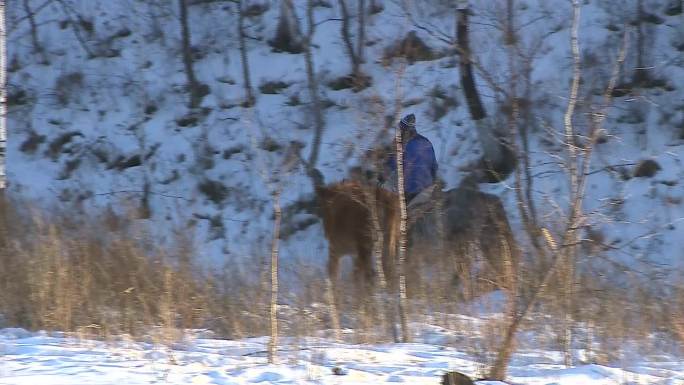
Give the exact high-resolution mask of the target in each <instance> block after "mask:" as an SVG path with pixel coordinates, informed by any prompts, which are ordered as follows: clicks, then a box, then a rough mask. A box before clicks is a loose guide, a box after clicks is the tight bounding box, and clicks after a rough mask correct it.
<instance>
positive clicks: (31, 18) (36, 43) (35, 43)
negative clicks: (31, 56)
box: [24, 0, 49, 64]
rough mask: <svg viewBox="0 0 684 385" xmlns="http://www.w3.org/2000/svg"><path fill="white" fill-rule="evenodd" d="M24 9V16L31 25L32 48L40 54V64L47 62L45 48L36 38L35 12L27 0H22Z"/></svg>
mask: <svg viewBox="0 0 684 385" xmlns="http://www.w3.org/2000/svg"><path fill="white" fill-rule="evenodd" d="M24 11H26V17H27V18H28V21H29V25H31V42H32V43H33V50H34V51H35V52H36V53H37V54H39V55H40V57H41V59H42V61H41V64H49V61H48V59H47V56H46V55H45V50H44V49H43V46H42V45H41V44H40V40H38V26H37V25H36V18H35V16H34V15H35V14H34V12H33V11H32V10H31V6H30V5H29V0H24Z"/></svg>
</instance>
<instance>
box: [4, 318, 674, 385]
mask: <svg viewBox="0 0 684 385" xmlns="http://www.w3.org/2000/svg"><path fill="white" fill-rule="evenodd" d="M423 329H424V330H425V332H424V333H422V335H419V336H418V338H417V339H416V340H417V341H423V342H427V341H430V342H432V343H430V344H428V343H411V344H377V345H354V344H340V343H333V342H331V341H328V340H324V339H318V338H283V339H281V341H280V342H281V348H280V351H279V354H278V362H279V364H278V365H269V364H267V363H266V348H267V343H268V339H267V338H249V339H243V340H237V341H228V340H220V339H210V338H203V337H204V336H203V335H202V333H199V334H195V337H192V338H190V337H188V338H187V339H186V340H185V341H184V342H182V343H178V344H175V345H173V346H172V347H171V348H168V347H164V346H162V345H159V344H154V343H139V342H131V341H115V342H109V343H104V342H98V341H92V340H83V339H76V338H70V337H64V336H62V335H59V334H52V335H50V334H46V333H31V332H27V331H24V330H22V329H3V330H0V384H3V385H9V384H12V385H34V384H45V385H67V384H68V385H75V384H84V385H85V384H92V385H95V384H98V385H105V384H117V385H124V384H130V385H137V384H219V385H233V384H235V385H237V384H252V383H263V384H271V383H273V384H379V383H387V382H398V383H407V384H416V385H418V384H438V383H439V381H440V376H441V375H442V374H443V373H445V372H446V371H450V370H456V371H460V372H462V373H465V374H467V375H469V376H472V377H473V378H478V377H479V376H480V369H482V366H481V365H480V364H479V363H478V362H477V361H476V360H475V359H474V358H473V357H472V356H469V355H468V354H465V353H463V352H461V351H459V350H457V349H454V348H452V347H448V346H445V345H442V344H439V343H436V342H437V341H438V340H439V339H440V337H441V338H443V339H444V341H447V340H448V337H449V334H450V333H449V332H448V331H445V330H443V329H438V328H435V327H429V326H428V325H425V326H424V327H423ZM628 361H629V362H628ZM509 382H510V383H512V384H529V385H536V384H539V385H542V384H543V385H552V384H553V385H599V384H600V385H603V384H605V385H609V384H610V385H612V384H616V385H617V384H662V385H675V384H684V362H682V360H681V359H677V358H674V357H671V356H667V355H652V356H647V357H643V356H641V357H635V358H630V359H629V360H625V361H624V362H617V363H615V364H613V365H610V366H602V365H595V364H588V365H580V366H576V367H572V368H566V367H564V366H563V365H562V355H561V354H560V353H558V352H549V351H539V350H529V349H521V350H520V351H519V352H518V353H517V354H516V356H515V357H514V359H513V361H512V363H511V365H510V368H509ZM478 384H501V383H500V382H495V381H479V382H478Z"/></svg>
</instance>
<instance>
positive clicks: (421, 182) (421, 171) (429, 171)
mask: <svg viewBox="0 0 684 385" xmlns="http://www.w3.org/2000/svg"><path fill="white" fill-rule="evenodd" d="M387 166H388V167H389V169H390V170H391V171H392V172H396V170H397V163H396V158H395V156H394V155H392V156H390V157H389V159H388V160H387ZM436 177H437V159H436V158H435V150H434V149H433V148H432V143H430V141H429V140H428V139H427V138H426V137H424V136H423V135H420V134H415V135H414V136H413V137H412V138H411V139H410V140H409V141H408V143H406V146H405V148H404V191H405V192H406V193H407V194H417V193H419V192H421V191H423V190H424V189H425V188H426V187H429V186H431V185H432V184H433V183H434V182H435V178H436Z"/></svg>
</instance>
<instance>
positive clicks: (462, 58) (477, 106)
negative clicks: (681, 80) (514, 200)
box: [456, 0, 516, 182]
mask: <svg viewBox="0 0 684 385" xmlns="http://www.w3.org/2000/svg"><path fill="white" fill-rule="evenodd" d="M469 14H470V2H469V1H468V0H459V1H458V7H457V9H456V48H457V51H458V53H459V71H460V76H461V85H462V86H463V92H464V94H465V98H466V102H467V104H468V109H469V111H470V117H471V119H472V120H473V122H474V123H475V127H476V129H477V134H478V138H479V139H480V143H481V145H482V148H483V150H484V154H483V156H482V162H481V163H482V164H481V167H482V168H483V171H484V174H485V175H484V180H483V181H488V182H499V181H501V180H503V179H505V178H506V177H507V176H508V175H510V173H511V172H512V171H513V169H514V168H515V166H516V159H515V156H514V154H513V153H512V151H511V149H510V148H509V145H508V141H507V140H506V135H505V134H503V133H502V132H496V129H495V128H494V127H493V124H491V122H489V121H488V120H487V111H486V109H485V107H484V104H483V103H482V100H481V98H480V94H479V92H478V91H477V87H476V85H475V77H474V75H473V63H474V60H473V59H474V58H473V55H472V51H471V50H470V35H469V32H468V29H469V25H468V24H469V21H468V16H469Z"/></svg>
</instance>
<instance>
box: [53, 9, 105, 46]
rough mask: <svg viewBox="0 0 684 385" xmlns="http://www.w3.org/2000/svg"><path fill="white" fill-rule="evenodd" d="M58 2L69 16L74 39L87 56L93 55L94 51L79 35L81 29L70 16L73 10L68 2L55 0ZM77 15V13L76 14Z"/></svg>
mask: <svg viewBox="0 0 684 385" xmlns="http://www.w3.org/2000/svg"><path fill="white" fill-rule="evenodd" d="M57 2H58V3H59V4H61V5H62V9H63V11H64V13H65V15H66V16H67V17H68V18H69V24H71V30H72V31H73V32H74V36H76V40H78V42H79V44H80V45H81V48H83V50H84V51H85V52H86V53H87V54H88V57H91V58H93V57H95V56H96V55H95V53H93V51H92V50H91V49H90V48H89V47H88V44H87V43H86V41H85V39H84V38H83V36H82V35H81V31H80V29H79V28H78V26H77V25H76V23H75V22H74V19H73V18H72V17H71V13H72V12H74V11H73V10H72V9H71V7H70V6H69V4H67V3H65V2H64V1H63V0H57ZM77 16H78V15H77ZM78 17H80V16H78Z"/></svg>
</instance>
